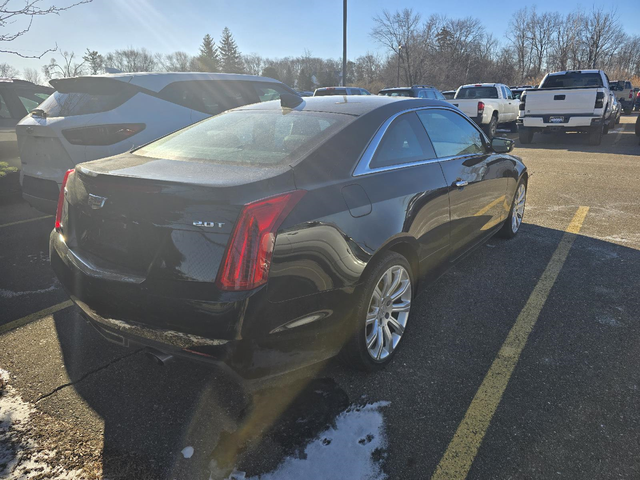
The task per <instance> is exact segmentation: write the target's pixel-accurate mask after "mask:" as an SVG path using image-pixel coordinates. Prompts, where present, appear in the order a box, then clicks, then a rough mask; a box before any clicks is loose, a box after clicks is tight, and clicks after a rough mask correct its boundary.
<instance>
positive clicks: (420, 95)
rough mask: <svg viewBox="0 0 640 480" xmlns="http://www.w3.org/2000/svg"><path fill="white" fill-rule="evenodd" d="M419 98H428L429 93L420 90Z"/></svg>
mask: <svg viewBox="0 0 640 480" xmlns="http://www.w3.org/2000/svg"><path fill="white" fill-rule="evenodd" d="M418 98H427V93H426V92H425V91H424V90H420V91H419V92H418Z"/></svg>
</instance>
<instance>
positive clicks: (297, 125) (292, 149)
mask: <svg viewBox="0 0 640 480" xmlns="http://www.w3.org/2000/svg"><path fill="white" fill-rule="evenodd" d="M355 118H356V117H354V116H351V115H340V114H329V113H320V112H296V111H282V110H269V111H266V110H263V111H260V110H244V111H242V110H241V111H235V112H227V113H223V114H221V115H218V116H216V117H212V118H210V119H207V120H204V121H202V122H200V123H197V124H195V125H192V126H191V127H187V128H185V129H183V130H180V131H178V132H176V133H173V134H171V135H169V136H167V137H164V138H162V139H160V140H158V141H156V142H153V143H151V144H149V145H147V146H145V147H142V148H141V149H139V150H136V152H135V154H136V155H142V156H145V157H153V158H163V159H167V160H186V161H197V162H205V163H221V164H234V165H263V166H269V165H286V164H293V163H296V162H297V161H298V160H300V159H302V158H304V156H305V155H306V154H308V153H309V152H311V151H312V150H313V149H314V148H316V147H317V146H319V145H320V144H321V143H322V142H324V141H325V140H327V139H328V138H329V137H331V136H332V135H334V134H335V133H336V132H338V131H339V130H341V129H342V128H344V127H345V126H346V125H347V124H349V123H350V122H352V121H353V120H354V119H355Z"/></svg>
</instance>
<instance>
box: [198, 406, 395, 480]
mask: <svg viewBox="0 0 640 480" xmlns="http://www.w3.org/2000/svg"><path fill="white" fill-rule="evenodd" d="M388 405H389V402H377V403H372V404H368V405H364V406H357V405H352V406H350V407H349V408H348V409H347V410H345V411H344V412H342V413H341V414H340V415H338V417H337V418H336V420H335V427H329V428H328V429H326V430H325V431H324V432H322V433H321V434H320V435H319V436H318V437H316V438H315V439H314V440H313V441H312V442H311V443H309V444H308V445H307V447H306V448H305V450H304V454H303V455H301V457H300V458H293V457H289V458H286V459H285V460H284V461H283V462H282V463H281V464H280V466H279V467H278V468H277V469H276V470H274V471H273V472H269V473H267V474H264V475H260V476H258V477H250V478H247V477H246V474H245V473H244V472H238V471H235V472H233V473H232V474H231V475H230V476H229V477H228V480H299V479H301V478H304V479H305V480H325V479H327V478H344V479H358V480H360V479H362V480H365V479H366V480H383V479H386V478H387V475H386V474H385V473H384V472H383V470H382V465H381V462H380V460H382V459H383V458H384V455H385V453H384V451H385V449H386V447H387V441H386V436H385V431H384V418H383V416H382V412H381V411H380V409H381V408H383V407H386V406H388ZM213 467H214V468H212V472H213V471H214V470H215V466H213ZM211 479H212V480H214V477H213V475H212V477H211Z"/></svg>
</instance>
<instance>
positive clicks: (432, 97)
mask: <svg viewBox="0 0 640 480" xmlns="http://www.w3.org/2000/svg"><path fill="white" fill-rule="evenodd" d="M427 98H429V99H431V100H435V99H436V94H435V93H434V92H433V90H427Z"/></svg>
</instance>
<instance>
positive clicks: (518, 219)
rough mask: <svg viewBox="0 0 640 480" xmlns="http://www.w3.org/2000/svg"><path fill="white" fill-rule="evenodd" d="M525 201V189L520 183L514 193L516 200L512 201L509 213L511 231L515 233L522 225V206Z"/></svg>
mask: <svg viewBox="0 0 640 480" xmlns="http://www.w3.org/2000/svg"><path fill="white" fill-rule="evenodd" d="M526 200H527V187H525V185H524V183H521V184H520V186H519V187H518V191H517V192H516V198H515V199H514V200H513V210H512V212H511V231H513V233H516V232H517V231H518V229H519V228H520V225H521V224H522V217H523V216H524V204H525V202H526Z"/></svg>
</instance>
